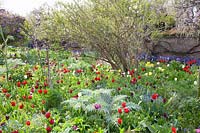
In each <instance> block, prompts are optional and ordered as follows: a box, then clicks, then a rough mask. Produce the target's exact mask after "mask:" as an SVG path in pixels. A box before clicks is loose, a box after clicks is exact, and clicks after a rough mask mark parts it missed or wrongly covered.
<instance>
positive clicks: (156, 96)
mask: <svg viewBox="0 0 200 133" xmlns="http://www.w3.org/2000/svg"><path fill="white" fill-rule="evenodd" d="M158 96H159V95H158V94H157V93H154V94H153V95H152V96H151V99H153V100H156V99H157V98H158Z"/></svg>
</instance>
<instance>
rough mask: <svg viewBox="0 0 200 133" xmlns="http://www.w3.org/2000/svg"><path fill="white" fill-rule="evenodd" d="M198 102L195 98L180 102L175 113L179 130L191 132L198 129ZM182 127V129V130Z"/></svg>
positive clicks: (199, 104) (199, 105) (199, 106)
mask: <svg viewBox="0 0 200 133" xmlns="http://www.w3.org/2000/svg"><path fill="white" fill-rule="evenodd" d="M199 109H200V100H199V99H197V98H189V99H184V100H181V103H180V104H179V107H178V109H177V111H176V113H177V118H178V121H179V126H180V127H181V130H184V128H186V129H188V130H190V131H192V130H193V129H196V128H198V127H199V117H200V114H199V111H198V110H199ZM182 127H184V128H182Z"/></svg>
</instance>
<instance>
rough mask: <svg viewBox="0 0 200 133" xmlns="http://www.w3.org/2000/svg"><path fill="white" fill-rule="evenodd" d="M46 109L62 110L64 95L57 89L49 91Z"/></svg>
mask: <svg viewBox="0 0 200 133" xmlns="http://www.w3.org/2000/svg"><path fill="white" fill-rule="evenodd" d="M45 101H46V104H45V109H46V110H49V109H52V108H54V109H61V107H62V106H61V102H62V101H63V97H62V94H61V93H60V92H59V90H57V89H56V88H54V89H51V90H49V92H48V95H47V96H46V98H45Z"/></svg>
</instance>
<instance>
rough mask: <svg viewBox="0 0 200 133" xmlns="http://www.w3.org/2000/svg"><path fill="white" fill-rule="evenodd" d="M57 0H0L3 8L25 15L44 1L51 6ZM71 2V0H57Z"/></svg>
mask: <svg viewBox="0 0 200 133" xmlns="http://www.w3.org/2000/svg"><path fill="white" fill-rule="evenodd" d="M56 1H58V0H0V5H1V8H4V9H6V10H8V11H10V12H12V13H15V14H19V15H21V16H24V17H25V16H26V15H27V14H28V13H30V12H31V11H32V10H34V9H36V8H38V7H40V6H41V5H43V4H44V3H47V4H48V5H50V6H52V5H54V3H55V2H56ZM59 1H66V2H73V0H59Z"/></svg>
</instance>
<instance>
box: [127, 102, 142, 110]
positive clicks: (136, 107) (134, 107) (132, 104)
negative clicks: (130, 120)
mask: <svg viewBox="0 0 200 133" xmlns="http://www.w3.org/2000/svg"><path fill="white" fill-rule="evenodd" d="M126 106H127V107H128V108H130V109H131V110H141V106H139V105H138V104H135V103H132V102H128V103H126Z"/></svg>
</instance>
